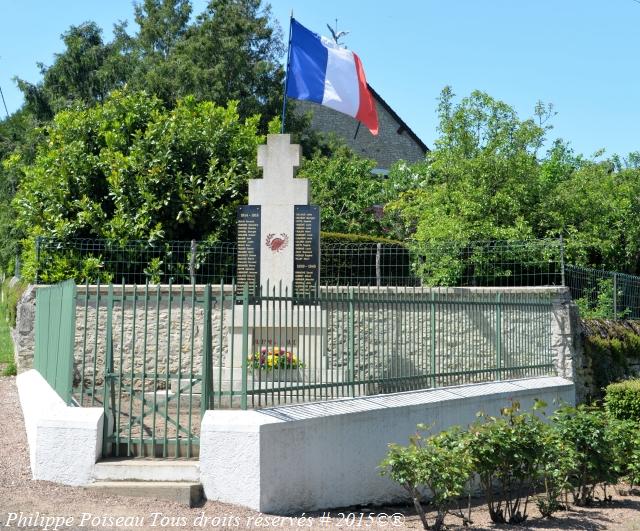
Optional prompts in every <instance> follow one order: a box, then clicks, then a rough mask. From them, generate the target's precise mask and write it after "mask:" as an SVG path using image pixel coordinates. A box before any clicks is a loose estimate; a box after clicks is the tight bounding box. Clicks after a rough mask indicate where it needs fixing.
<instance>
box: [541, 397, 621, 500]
mask: <svg viewBox="0 0 640 531" xmlns="http://www.w3.org/2000/svg"><path fill="white" fill-rule="evenodd" d="M553 423H554V429H555V430H556V431H557V433H558V435H559V436H560V437H561V438H562V439H563V440H564V441H565V442H566V443H567V444H568V445H572V446H573V448H574V450H575V452H576V462H575V467H574V469H573V471H572V473H571V487H572V488H571V491H572V495H573V502H574V503H575V504H576V505H589V504H591V503H592V502H593V501H594V499H595V490H596V487H597V486H598V485H599V484H612V483H616V481H617V480H618V478H619V475H618V474H617V472H616V456H615V452H614V451H613V448H614V446H615V442H614V438H615V433H614V432H613V431H611V430H610V427H609V424H608V421H607V417H606V415H605V414H604V413H603V411H602V410H600V409H596V408H592V407H587V406H585V405H580V406H578V407H569V406H566V407H562V408H560V409H558V410H557V411H556V412H555V413H554V415H553Z"/></svg>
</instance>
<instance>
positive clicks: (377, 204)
mask: <svg viewBox="0 0 640 531" xmlns="http://www.w3.org/2000/svg"><path fill="white" fill-rule="evenodd" d="M374 167H375V161H373V160H368V159H365V158H362V157H359V156H357V155H355V154H354V153H353V152H352V151H350V150H349V149H348V148H345V147H337V148H334V151H333V152H332V153H331V155H320V154H316V155H315V156H314V157H313V158H311V159H308V160H306V161H305V163H304V164H303V166H302V168H301V169H300V171H299V172H298V177H305V178H308V179H309V180H310V182H311V199H312V202H313V203H314V204H317V205H321V207H322V208H321V211H320V216H321V222H322V230H324V231H327V232H338V233H347V234H368V235H372V236H385V235H388V234H391V233H393V226H394V225H393V224H394V221H395V218H394V217H393V216H391V215H388V214H387V215H383V210H384V207H385V205H387V204H388V203H389V202H390V201H391V199H392V198H393V197H395V196H396V195H397V194H398V193H400V192H401V191H404V190H406V189H407V188H408V187H409V186H410V184H409V183H408V182H406V181H405V180H403V179H401V176H399V175H396V176H395V177H394V178H393V179H389V178H387V177H385V176H382V175H375V174H373V173H372V170H373V168H374Z"/></svg>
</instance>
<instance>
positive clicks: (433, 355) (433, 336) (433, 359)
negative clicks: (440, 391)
mask: <svg viewBox="0 0 640 531" xmlns="http://www.w3.org/2000/svg"><path fill="white" fill-rule="evenodd" d="M430 314H431V327H430V328H431V345H430V346H431V374H432V376H431V387H435V386H436V294H435V292H433V291H432V292H431V312H430Z"/></svg>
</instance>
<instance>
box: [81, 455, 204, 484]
mask: <svg viewBox="0 0 640 531" xmlns="http://www.w3.org/2000/svg"><path fill="white" fill-rule="evenodd" d="M94 478H95V479H96V480H98V481H182V482H184V481H187V482H191V483H198V482H199V481H200V462H199V461H193V460H179V459H135V458H133V459H131V458H129V459H104V460H102V461H100V462H98V463H96V465H95V469H94Z"/></svg>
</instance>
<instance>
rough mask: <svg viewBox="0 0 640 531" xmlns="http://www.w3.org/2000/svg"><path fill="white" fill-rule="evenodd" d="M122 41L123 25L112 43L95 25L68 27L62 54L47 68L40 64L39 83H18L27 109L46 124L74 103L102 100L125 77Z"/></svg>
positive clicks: (117, 29) (89, 102) (126, 73)
mask: <svg viewBox="0 0 640 531" xmlns="http://www.w3.org/2000/svg"><path fill="white" fill-rule="evenodd" d="M121 38H123V26H122V25H120V26H116V38H115V39H114V41H113V42H111V43H105V42H104V41H103V39H102V30H101V29H100V28H99V27H98V26H97V25H96V24H95V22H86V23H84V24H81V25H80V26H71V28H69V30H68V31H67V32H65V33H64V34H63V35H62V40H63V42H64V44H65V50H64V52H62V53H59V54H56V56H55V57H56V58H55V61H54V63H53V65H51V66H50V67H46V66H45V65H43V64H42V63H40V64H39V66H40V72H41V74H42V75H43V79H42V82H40V83H39V84H37V85H33V84H31V83H29V82H27V81H24V80H21V79H19V80H18V86H19V87H20V89H21V90H22V92H23V94H24V97H25V100H26V109H27V110H28V111H29V112H31V113H32V114H33V115H35V116H36V117H37V118H38V119H39V120H41V121H48V120H50V119H51V118H53V115H54V114H55V113H56V112H58V111H60V110H62V109H66V108H68V107H69V106H70V105H71V104H73V103H78V102H82V103H84V104H93V103H95V102H100V101H103V100H104V99H105V98H106V96H107V95H108V94H109V92H110V91H112V90H113V89H114V88H116V87H119V86H122V85H123V84H124V82H125V81H126V79H127V77H128V71H127V70H128V69H127V62H126V61H124V60H123V59H122V57H121V56H120V44H121V43H120V42H119V39H121Z"/></svg>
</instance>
